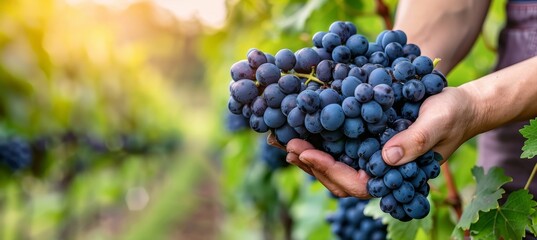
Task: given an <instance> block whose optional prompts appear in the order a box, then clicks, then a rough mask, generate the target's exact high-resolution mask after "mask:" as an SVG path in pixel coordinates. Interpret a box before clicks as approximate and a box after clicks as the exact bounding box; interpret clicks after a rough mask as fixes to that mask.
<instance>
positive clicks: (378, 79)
mask: <svg viewBox="0 0 537 240" xmlns="http://www.w3.org/2000/svg"><path fill="white" fill-rule="evenodd" d="M368 79H369V80H368V83H369V84H371V86H373V87H374V86H376V85H379V84H386V85H392V77H391V76H390V74H389V73H388V71H386V69H384V68H377V69H375V70H373V71H372V72H371V74H369V78H368Z"/></svg>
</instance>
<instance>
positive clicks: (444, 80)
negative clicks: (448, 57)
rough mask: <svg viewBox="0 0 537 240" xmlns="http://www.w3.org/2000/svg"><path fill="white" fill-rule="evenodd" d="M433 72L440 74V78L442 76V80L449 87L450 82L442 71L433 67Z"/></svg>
mask: <svg viewBox="0 0 537 240" xmlns="http://www.w3.org/2000/svg"><path fill="white" fill-rule="evenodd" d="M432 73H433V74H436V75H438V76H439V77H440V78H442V82H444V87H447V86H448V82H447V80H446V76H444V74H443V73H441V72H440V71H438V70H436V69H433V72H432Z"/></svg>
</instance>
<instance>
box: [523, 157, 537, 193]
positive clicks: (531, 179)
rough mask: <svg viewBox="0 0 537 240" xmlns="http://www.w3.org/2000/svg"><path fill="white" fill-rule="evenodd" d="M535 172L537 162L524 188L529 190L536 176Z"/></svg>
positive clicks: (536, 170)
mask: <svg viewBox="0 0 537 240" xmlns="http://www.w3.org/2000/svg"><path fill="white" fill-rule="evenodd" d="M535 172H537V163H535V165H534V166H533V171H531V175H530V178H528V181H527V182H526V186H524V190H528V188H529V187H530V183H531V181H533V177H534V176H535Z"/></svg>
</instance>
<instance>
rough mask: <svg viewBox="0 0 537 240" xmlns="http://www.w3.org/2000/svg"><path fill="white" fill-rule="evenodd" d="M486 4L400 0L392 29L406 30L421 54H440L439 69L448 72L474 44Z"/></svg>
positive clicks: (464, 0)
mask: <svg viewBox="0 0 537 240" xmlns="http://www.w3.org/2000/svg"><path fill="white" fill-rule="evenodd" d="M489 5H490V0H454V1H442V0H440V1H435V0H401V1H399V4H398V6H397V14H396V16H395V26H394V29H401V30H403V31H405V33H406V34H407V36H408V42H409V43H414V44H417V45H418V46H420V48H421V51H422V55H424V56H428V57H430V58H431V59H432V58H437V57H438V58H441V59H442V64H440V65H439V70H440V71H441V72H443V73H445V74H447V73H448V72H449V71H450V70H451V69H452V68H453V67H454V66H455V65H457V63H458V62H459V61H461V60H462V59H463V58H464V57H465V56H466V54H468V52H469V51H470V49H471V48H472V46H473V45H474V43H475V40H476V39H477V36H478V35H479V32H480V31H481V27H482V25H483V22H484V20H485V17H486V14H487V12H488V8H489Z"/></svg>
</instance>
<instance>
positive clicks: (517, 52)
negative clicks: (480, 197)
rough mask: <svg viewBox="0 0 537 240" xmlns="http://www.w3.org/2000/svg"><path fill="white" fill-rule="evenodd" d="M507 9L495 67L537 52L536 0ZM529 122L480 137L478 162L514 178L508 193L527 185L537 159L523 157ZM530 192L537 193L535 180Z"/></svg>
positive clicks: (495, 130) (503, 127)
mask: <svg viewBox="0 0 537 240" xmlns="http://www.w3.org/2000/svg"><path fill="white" fill-rule="evenodd" d="M506 11H507V12H506V13H507V14H506V16H507V24H506V26H505V27H504V29H503V30H502V31H501V33H500V37H499V44H498V63H497V65H496V70H500V69H502V68H505V67H508V66H511V65H513V64H516V63H518V62H521V61H524V60H526V59H528V58H531V57H533V56H536V55H537V1H509V3H508V4H507V7H506ZM530 87H532V86H530ZM498 97H501V96H498ZM536 104H537V102H536ZM526 124H528V121H525V122H518V123H511V124H507V125H505V126H502V127H500V128H497V129H494V130H491V131H488V132H486V133H483V134H481V135H479V136H478V149H479V156H478V165H480V166H483V167H484V168H485V169H486V170H488V169H489V168H491V167H493V166H499V167H502V168H503V169H504V170H505V173H506V174H507V175H508V176H510V177H512V178H513V182H511V183H508V184H506V185H505V186H504V189H505V190H506V192H507V193H509V192H512V191H515V190H518V189H521V188H524V185H525V184H526V181H527V180H528V178H529V176H530V173H531V171H532V169H533V166H534V165H535V163H536V160H537V158H533V159H520V155H521V154H522V150H521V149H522V146H523V145H524V140H525V139H524V137H522V135H521V134H520V132H519V130H520V129H521V128H522V127H523V126H524V125H526ZM530 192H531V193H532V194H533V195H534V196H537V180H535V179H534V181H533V183H532V184H531V185H530Z"/></svg>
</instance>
